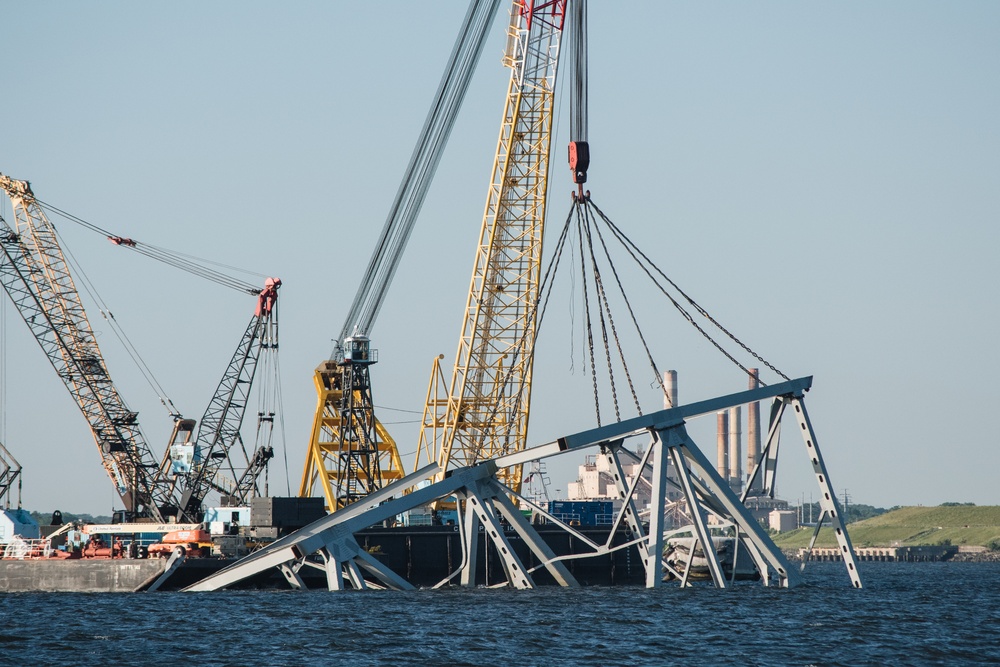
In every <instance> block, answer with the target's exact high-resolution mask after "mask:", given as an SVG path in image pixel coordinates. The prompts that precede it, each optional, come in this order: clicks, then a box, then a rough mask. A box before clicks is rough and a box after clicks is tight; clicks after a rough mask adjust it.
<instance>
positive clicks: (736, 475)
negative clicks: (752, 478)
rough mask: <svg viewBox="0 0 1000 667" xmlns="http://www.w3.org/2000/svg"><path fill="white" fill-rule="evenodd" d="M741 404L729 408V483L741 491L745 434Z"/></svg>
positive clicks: (735, 489) (737, 490) (734, 488)
mask: <svg viewBox="0 0 1000 667" xmlns="http://www.w3.org/2000/svg"><path fill="white" fill-rule="evenodd" d="M740 412H741V409H740V406H738V405H737V406H735V407H732V408H729V485H730V486H731V487H732V488H733V490H734V491H736V492H737V493H739V492H740V491H741V490H742V488H743V471H742V470H741V469H740V468H741V466H742V465H743V462H742V460H741V459H742V457H743V451H742V450H743V443H742V442H741V441H742V439H743V434H742V433H741V432H740V427H741V423H740V422H741V421H742V420H741V419H740Z"/></svg>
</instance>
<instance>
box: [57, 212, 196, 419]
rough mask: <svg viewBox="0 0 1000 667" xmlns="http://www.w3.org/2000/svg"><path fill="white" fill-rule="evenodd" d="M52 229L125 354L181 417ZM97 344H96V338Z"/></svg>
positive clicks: (166, 405) (87, 277)
mask: <svg viewBox="0 0 1000 667" xmlns="http://www.w3.org/2000/svg"><path fill="white" fill-rule="evenodd" d="M50 225H51V223H50ZM51 227H52V232H53V234H55V236H56V238H57V240H58V241H59V245H60V247H61V248H62V251H63V254H64V255H65V256H66V262H67V264H69V265H70V266H72V268H73V274H74V275H76V276H78V277H79V282H80V284H81V285H82V286H83V290H84V291H85V292H86V293H87V294H88V295H89V296H90V298H91V299H93V301H94V302H95V303H96V304H97V308H98V310H99V311H100V313H101V316H102V317H103V318H104V319H105V321H107V322H108V325H109V326H110V327H111V331H112V333H114V334H115V337H116V338H118V340H119V342H120V343H121V344H122V347H124V348H125V352H126V353H127V354H128V355H129V357H131V359H132V361H133V363H134V364H135V365H136V368H138V369H139V372H140V373H141V374H142V377H143V378H144V379H145V380H146V383H147V384H148V385H149V386H150V388H151V389H152V390H153V393H155V394H156V396H157V398H159V399H160V403H161V404H162V405H163V407H165V408H166V409H167V412H168V413H169V414H170V415H171V416H173V417H177V416H179V415H180V413H179V412H178V410H177V408H176V407H175V406H174V403H173V401H172V400H170V397H169V396H168V395H167V392H166V390H165V389H164V388H163V385H161V384H160V382H159V381H158V380H157V379H156V376H155V375H154V374H153V371H152V369H151V368H150V367H149V364H147V363H146V360H145V359H143V358H142V355H140V354H139V351H138V349H136V347H135V345H134V344H133V343H132V341H131V339H129V337H128V335H126V333H125V330H124V329H122V327H121V326H120V325H119V324H118V320H117V319H116V318H115V316H114V313H112V312H111V309H110V308H109V307H108V305H107V303H106V302H105V301H104V298H103V297H102V296H101V295H100V294H99V293H98V292H97V288H96V287H94V284H93V282H91V280H90V278H89V276H87V273H86V272H85V271H84V270H83V266H81V264H80V263H79V262H78V261H77V260H76V257H74V256H73V253H72V251H70V250H69V246H68V245H67V244H66V243H64V242H63V238H62V236H61V235H60V234H59V232H58V230H56V228H55V225H51ZM90 333H91V334H92V335H93V334H94V332H93V331H91V332H90ZM95 342H96V336H95Z"/></svg>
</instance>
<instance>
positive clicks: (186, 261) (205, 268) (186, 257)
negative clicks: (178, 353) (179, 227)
mask: <svg viewBox="0 0 1000 667" xmlns="http://www.w3.org/2000/svg"><path fill="white" fill-rule="evenodd" d="M34 201H35V202H36V203H37V204H38V205H39V206H40V207H42V208H43V209H45V210H47V211H50V212H52V213H55V214H57V215H59V216H61V217H63V218H65V219H67V220H69V221H70V222H73V223H76V224H78V225H80V226H81V227H83V228H85V229H88V230H90V231H92V232H95V233H97V234H101V235H102V236H105V237H107V239H108V240H109V241H111V242H112V243H114V244H115V245H117V246H121V247H123V248H128V249H131V250H134V251H135V252H137V253H139V254H140V255H145V256H147V257H149V258H151V259H155V260H156V261H158V262H162V263H163V264H166V265H168V266H172V267H174V268H177V269H180V270H182V271H186V272H188V273H191V274H193V275H196V276H199V277H201V278H205V279H206V280H209V281H211V282H214V283H216V284H218V285H222V286H223V287H228V288H230V289H235V290H237V291H239V292H246V293H248V294H253V295H257V294H260V292H261V290H260V288H259V287H257V286H256V285H253V284H251V283H249V282H246V281H243V280H239V279H237V278H234V277H233V276H231V275H229V274H227V273H223V272H222V271H218V270H216V269H213V268H210V266H209V265H215V266H219V267H222V268H226V269H229V270H231V271H238V272H240V273H246V274H249V275H255V276H261V277H265V276H264V275H263V274H260V273H255V272H252V271H247V270H245V269H240V268H237V267H234V266H230V265H227V264H222V263H220V262H213V261H212V260H208V259H204V258H200V257H196V256H194V255H190V254H187V253H182V252H177V251H174V250H168V249H167V248H161V247H158V246H154V245H150V244H148V243H142V242H140V241H136V240H134V239H130V238H126V237H123V236H118V235H115V234H113V233H111V232H110V231H108V230H106V229H103V228H101V227H100V226H98V225H95V224H94V223H92V222H88V221H86V220H84V219H83V218H81V217H79V216H76V215H73V214H72V213H69V212H67V211H64V210H62V209H61V208H58V207H56V206H53V205H52V204H49V203H46V202H43V201H41V200H40V199H38V198H35V200H34Z"/></svg>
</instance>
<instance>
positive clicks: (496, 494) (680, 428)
mask: <svg viewBox="0 0 1000 667" xmlns="http://www.w3.org/2000/svg"><path fill="white" fill-rule="evenodd" d="M811 384H812V378H801V379H798V380H790V381H788V382H783V383H779V384H775V385H772V386H770V387H761V388H757V389H751V390H748V391H744V392H739V393H736V394H731V395H728V396H722V397H719V398H714V399H709V400H707V401H701V402H698V403H693V404H689V405H684V406H678V407H674V408H670V409H667V410H662V411H658V412H654V413H652V414H649V415H646V416H642V417H636V418H633V419H630V420H626V421H623V422H620V423H618V424H611V425H607V426H603V427H599V428H597V429H591V430H588V431H584V432H581V433H577V434H574V435H570V436H566V437H564V438H560V439H558V440H556V441H554V442H550V443H547V444H543V445H539V446H537V447H534V448H531V449H529V450H525V451H523V452H520V453H516V454H511V455H507V456H503V457H499V458H497V459H494V460H490V461H485V462H483V463H480V464H478V465H475V466H467V467H461V468H455V469H453V470H451V471H450V472H449V474H448V475H447V476H445V477H444V478H443V479H440V480H439V481H436V482H433V483H430V484H429V485H427V486H423V487H419V488H418V487H417V486H415V485H417V484H418V483H420V482H423V481H426V480H430V479H432V478H437V477H438V476H439V473H440V472H441V468H440V466H439V465H437V464H431V465H428V466H426V467H424V468H422V469H421V470H419V471H417V472H415V473H413V474H411V475H408V476H407V477H405V478H403V479H401V480H399V482H397V483H395V484H391V485H389V486H387V487H384V488H382V489H380V490H378V491H376V492H375V493H373V494H371V495H370V496H368V497H367V498H365V499H363V500H360V501H358V502H357V503H355V504H353V505H350V506H348V507H345V508H344V509H342V510H339V511H337V512H335V513H333V514H331V515H329V516H327V517H324V518H323V519H320V520H319V521H316V522H314V523H313V524H311V525H309V526H307V527H306V528H303V529H302V530H300V531H298V532H296V533H293V534H292V535H289V536H287V537H285V538H282V539H280V540H278V541H276V542H275V543H273V544H272V545H270V546H268V547H266V548H264V549H263V550H261V551H259V552H257V553H255V554H252V555H250V556H248V557H247V558H244V559H243V560H241V561H239V562H238V563H236V564H234V565H232V566H230V567H229V568H226V569H225V570H222V571H221V572H218V573H216V574H215V575H212V576H211V577H208V578H207V579H205V580H203V581H201V582H199V583H198V584H195V585H194V586H191V587H189V588H188V589H186V590H190V591H207V590H217V589H220V588H225V587H227V586H231V585H233V584H235V583H236V582H238V581H240V580H242V579H244V578H246V577H249V576H252V575H254V574H257V573H259V572H263V571H264V570H267V569H269V568H271V567H279V568H282V569H283V571H285V572H286V575H285V576H286V577H288V578H289V579H290V581H292V582H293V584H294V583H297V582H296V578H295V577H291V576H289V574H288V572H289V571H296V572H297V568H300V567H301V566H302V565H305V564H307V563H310V562H311V561H308V560H307V559H308V558H309V556H310V555H311V554H316V553H319V552H322V554H321V557H322V558H323V559H324V560H325V562H326V563H327V565H325V566H321V567H327V572H328V576H329V577H331V579H330V582H331V583H330V586H331V587H332V588H336V587H338V586H343V585H344V584H343V583H342V581H343V579H342V577H343V573H344V572H345V568H346V572H347V575H348V579H350V577H352V576H355V574H352V573H356V570H355V569H354V568H355V567H360V568H362V569H365V570H366V571H368V572H369V574H371V575H372V576H373V577H374V580H375V581H377V582H379V583H381V584H382V585H386V586H389V587H392V588H406V587H408V586H409V584H407V583H406V582H405V580H403V579H401V578H398V579H393V577H398V575H395V574H394V573H390V572H388V571H386V570H385V568H382V569H381V570H380V569H379V564H378V563H377V561H374V559H372V558H371V557H370V556H367V554H366V553H365V552H364V550H363V549H360V547H358V546H357V542H356V541H355V539H354V537H353V535H354V533H355V532H357V531H359V530H362V529H364V528H367V527H368V526H371V525H374V524H376V523H379V522H382V521H384V520H386V519H388V518H390V517H394V516H396V515H397V514H400V513H402V512H405V511H407V510H409V509H412V508H415V507H420V506H424V505H427V504H429V503H431V502H434V501H436V500H440V499H443V498H448V497H456V498H458V499H459V508H460V510H462V516H460V517H459V518H460V524H461V526H460V527H461V528H462V533H463V538H462V539H463V546H464V551H465V557H464V558H463V564H462V566H461V568H462V571H461V574H462V582H463V583H464V584H466V585H470V584H472V583H473V580H472V573H474V572H475V571H476V570H475V565H476V546H475V542H476V541H477V540H478V525H479V523H480V522H482V523H483V525H484V526H485V527H486V531H487V533H488V537H489V538H490V539H491V540H493V543H494V545H495V546H497V549H498V551H500V549H501V547H503V548H506V550H507V554H503V552H501V555H502V556H503V557H504V559H505V560H504V567H505V570H506V571H507V574H508V585H511V586H515V587H519V588H530V587H532V586H533V582H532V580H531V578H530V573H528V572H526V571H525V570H524V568H523V566H522V564H521V563H520V561H519V559H517V557H516V555H515V554H513V552H512V550H510V545H509V542H507V541H506V538H505V537H503V530H501V529H499V520H500V518H501V517H502V518H503V519H505V520H507V521H508V522H509V523H510V524H511V526H512V527H513V528H514V529H515V530H516V531H517V532H518V534H519V535H521V537H522V538H523V539H524V540H525V542H526V543H527V544H528V546H529V548H531V549H532V550H533V552H534V553H535V554H536V555H537V556H538V557H539V560H540V561H541V562H542V564H543V566H545V567H547V568H549V571H550V572H552V573H553V576H555V577H556V580H557V581H559V583H561V584H563V585H567V586H572V585H576V582H575V580H573V579H572V576H571V575H569V572H568V570H567V569H565V567H564V565H563V561H565V560H568V559H570V558H577V557H587V556H593V555H600V554H605V553H608V551H609V550H610V549H609V548H608V547H609V545H604V546H603V547H600V546H598V548H596V549H595V551H594V553H593V554H587V555H586V556H581V555H577V554H574V555H572V556H563V557H556V556H554V555H553V553H552V552H551V550H548V549H547V547H543V546H542V542H541V538H540V537H539V536H538V535H537V533H536V532H535V531H534V529H533V528H532V527H531V525H530V524H528V522H527V521H525V520H524V518H523V517H521V516H520V513H519V512H518V511H517V510H516V508H515V507H514V505H513V502H512V501H511V500H510V498H508V495H515V496H516V494H514V493H513V492H512V491H511V490H510V489H508V488H506V487H504V485H503V484H501V483H500V482H499V481H498V480H497V476H496V475H497V471H498V469H499V468H500V467H502V466H512V465H521V464H523V463H524V462H526V461H530V460H537V459H543V458H548V457H551V456H556V455H559V454H563V453H566V452H569V451H572V450H579V449H582V448H587V447H602V448H603V450H604V452H605V453H606V454H607V455H610V456H611V457H612V459H613V463H614V464H615V469H616V470H617V471H618V478H619V479H618V485H619V486H618V488H619V492H620V494H621V495H622V497H623V499H624V500H625V502H624V503H623V509H622V511H621V513H620V515H619V516H618V517H617V518H616V520H615V526H618V525H620V524H621V523H623V522H625V523H626V524H627V525H629V526H630V527H634V528H633V534H637V538H636V539H635V540H633V542H631V543H630V544H637V545H638V546H639V549H640V553H645V556H646V557H645V558H644V559H643V562H644V563H645V564H646V567H647V578H646V582H647V586H649V587H655V586H658V585H659V583H660V581H661V580H662V573H663V569H662V532H663V530H662V526H660V525H659V524H658V523H657V522H655V521H651V526H650V533H648V534H643V530H642V524H641V523H640V522H638V521H637V520H636V514H635V508H634V503H630V501H631V498H632V494H633V493H634V486H635V483H633V485H632V487H625V486H624V484H623V482H622V480H623V479H624V475H623V474H621V466H620V463H619V462H618V455H619V454H622V453H626V452H627V453H628V455H629V456H632V457H633V458H638V457H635V455H634V454H632V453H631V452H628V450H626V449H624V448H623V447H621V445H622V442H623V439H624V438H625V437H631V436H635V435H642V434H647V435H650V436H651V437H652V438H653V442H652V444H651V448H655V450H656V451H655V452H654V454H655V456H654V457H653V465H654V467H655V465H656V462H657V461H660V465H661V468H660V470H659V471H657V472H656V474H655V475H654V492H653V495H654V498H661V499H664V498H666V487H667V485H668V484H670V483H671V482H670V480H669V479H668V477H667V475H666V465H667V460H668V459H670V460H672V461H673V463H674V466H675V467H676V469H677V472H678V477H679V479H680V486H681V488H682V490H683V491H684V493H685V497H686V498H687V500H688V503H689V506H690V507H691V508H692V510H693V513H694V514H695V515H699V518H698V519H696V524H698V525H696V530H697V532H698V537H699V540H700V541H701V543H702V546H703V550H704V551H705V554H706V556H707V557H709V558H711V555H710V554H712V553H714V549H713V547H712V546H710V545H711V537H710V535H709V534H708V530H707V524H706V522H705V520H704V518H701V517H703V512H705V511H709V512H712V513H714V514H716V515H717V516H720V517H723V518H725V519H727V520H728V521H730V522H731V523H732V524H734V525H735V526H736V527H737V542H738V544H739V545H740V546H741V547H743V548H745V549H747V550H748V552H749V553H750V554H751V557H752V558H753V560H754V563H755V564H756V566H757V568H758V570H759V571H760V573H761V577H762V579H763V581H764V584H765V585H768V584H769V582H770V579H771V575H772V573H773V575H774V576H776V577H777V578H778V580H779V585H781V586H785V587H791V586H795V585H797V584H798V583H800V581H801V579H800V576H799V574H798V572H797V571H796V570H794V569H793V568H792V567H791V566H790V565H789V563H788V561H787V559H786V558H785V557H784V555H783V554H782V553H781V551H780V550H778V549H777V547H775V546H774V543H773V542H772V541H771V540H770V538H769V537H768V536H767V534H766V533H765V532H764V531H763V529H762V528H761V526H760V525H759V524H758V523H757V521H756V520H754V519H753V517H752V516H751V515H750V513H749V511H748V510H747V509H746V507H745V506H744V505H743V503H742V502H741V500H740V499H739V498H738V497H737V496H736V494H735V493H734V492H733V491H732V489H731V488H730V487H729V485H728V484H727V483H726V481H725V480H723V479H722V478H721V477H720V476H719V474H718V472H717V471H716V470H715V467H714V466H713V465H711V463H710V462H709V461H708V459H707V458H706V457H705V455H704V454H703V453H702V452H701V451H700V450H699V448H698V447H697V445H696V444H695V443H694V442H693V440H691V438H690V436H689V435H688V433H687V430H686V427H685V419H687V418H690V417H694V416H698V415H701V414H710V413H714V412H717V411H718V410H720V409H724V408H728V407H732V406H735V405H743V404H746V403H749V402H752V401H758V400H763V399H767V398H772V397H779V398H780V400H782V401H787V402H788V403H789V404H791V405H793V406H796V414H797V415H798V416H799V417H798V418H799V425H800V430H802V431H803V433H804V434H806V437H807V448H808V449H809V451H810V453H811V454H813V458H814V463H813V464H814V467H815V469H816V470H817V475H822V480H819V481H820V483H821V488H828V489H832V486H827V487H823V486H822V485H823V484H826V485H829V476H828V475H827V472H826V468H825V465H824V464H823V462H822V458H821V457H819V449H818V445H817V443H816V440H815V434H814V433H813V432H812V426H811V424H810V422H809V419H808V415H807V414H806V412H805V409H804V408H805V406H804V403H803V401H802V393H803V392H804V391H806V390H808V389H809V387H810V386H811ZM649 456H650V455H649V453H648V452H647V458H646V459H644V460H643V461H644V464H645V463H648V459H649ZM824 480H825V481H824ZM656 487H659V488H656ZM406 489H410V490H411V491H410V493H409V494H407V495H401V494H402V493H403V492H404V491H405V490H406ZM473 501H474V502H473ZM662 504H663V503H662V502H661V501H660V500H658V501H657V507H654V509H653V514H654V516H655V515H662V513H663V507H662ZM630 505H631V506H630ZM463 508H464V509H463ZM830 510H831V511H832V513H831V514H830V516H831V518H833V517H839V515H840V512H839V507H838V506H837V503H836V498H835V497H834V496H833V495H832V492H831V493H830ZM630 516H631V517H632V518H630ZM556 523H557V524H558V523H559V522H556ZM837 528H839V529H840V531H841V533H842V535H843V540H844V542H843V544H845V545H846V549H847V553H851V549H850V542H849V541H848V538H847V531H846V528H845V527H844V526H843V524H842V523H838V524H837ZM493 533H495V534H493ZM657 534H658V535H659V536H660V537H659V539H657V538H656V535H657ZM609 544H610V542H609ZM592 546H593V545H592ZM706 547H707V548H706ZM617 548H620V547H617ZM656 556H660V558H657V557H656ZM845 560H846V559H845ZM848 562H849V563H850V564H853V563H854V561H853V557H852V558H851V559H850V560H849V561H848ZM330 563H336V565H329V564H330ZM352 563H353V565H352ZM366 563H367V564H368V565H370V566H371V567H367V566H366ZM313 566H315V564H313ZM331 568H333V569H331ZM712 570H713V580H714V582H715V584H716V585H717V586H719V587H725V585H726V581H725V578H724V576H723V574H722V571H721V568H720V567H718V563H717V562H716V565H715V567H714V568H713V569H712ZM849 570H850V571H851V572H852V582H854V585H855V586H856V587H860V579H859V578H857V568H856V567H853V568H851V567H850V566H849ZM338 573H339V574H338ZM456 574H458V572H456V573H453V574H452V575H450V576H449V577H448V578H447V579H446V580H445V581H448V580H450V579H451V578H453V577H454V576H455V575H456ZM338 576H339V577H341V579H339V580H338V578H337V577H338ZM522 577H523V578H522ZM442 583H444V582H442ZM404 584H405V585H404ZM355 585H356V586H357V587H361V586H362V585H367V584H366V583H365V582H364V581H362V580H356V581H355Z"/></svg>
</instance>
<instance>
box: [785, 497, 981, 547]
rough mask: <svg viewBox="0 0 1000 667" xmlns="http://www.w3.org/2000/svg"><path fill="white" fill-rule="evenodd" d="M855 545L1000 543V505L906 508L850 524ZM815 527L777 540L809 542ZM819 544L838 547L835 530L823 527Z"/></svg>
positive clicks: (801, 544) (798, 544)
mask: <svg viewBox="0 0 1000 667" xmlns="http://www.w3.org/2000/svg"><path fill="white" fill-rule="evenodd" d="M847 530H848V533H849V534H850V536H851V541H852V542H853V543H854V546H856V547H881V546H897V545H898V546H926V545H935V544H955V545H961V544H966V545H981V546H987V545H989V544H990V543H991V542H993V541H996V542H995V543H1000V507H971V506H959V507H945V506H942V507H903V508H900V509H897V510H893V511H891V512H887V513H885V514H880V515H879V516H876V517H872V518H870V519H865V520H864V521H857V522H855V523H852V524H849V525H848V526H847ZM812 532H813V529H812V528H800V529H799V530H795V531H791V532H788V533H782V534H781V535H776V536H775V537H774V542H775V544H777V545H778V546H779V547H781V548H782V549H797V548H799V547H805V546H807V545H808V544H809V538H810V537H812ZM816 546H821V547H833V546H837V541H836V538H835V537H834V535H833V530H831V529H830V528H823V529H822V530H821V531H820V534H819V539H818V540H817V541H816Z"/></svg>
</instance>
